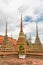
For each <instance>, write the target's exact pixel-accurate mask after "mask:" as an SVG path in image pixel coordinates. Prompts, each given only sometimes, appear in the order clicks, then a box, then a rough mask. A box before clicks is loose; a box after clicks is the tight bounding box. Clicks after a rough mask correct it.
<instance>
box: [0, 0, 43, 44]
mask: <svg viewBox="0 0 43 65" xmlns="http://www.w3.org/2000/svg"><path fill="white" fill-rule="evenodd" d="M21 13H22V20H23V21H22V22H23V31H24V34H26V35H27V38H29V34H30V33H31V38H32V42H34V41H35V35H36V22H38V30H39V37H40V40H41V42H42V43H43V0H0V35H5V25H6V21H7V22H8V36H10V37H11V33H12V37H13V38H15V39H18V36H19V30H20V15H21Z"/></svg>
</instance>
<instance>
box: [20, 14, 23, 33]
mask: <svg viewBox="0 0 43 65" xmlns="http://www.w3.org/2000/svg"><path fill="white" fill-rule="evenodd" d="M20 32H23V28H22V14H21V25H20Z"/></svg>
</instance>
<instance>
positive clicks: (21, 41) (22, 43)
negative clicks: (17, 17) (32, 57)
mask: <svg viewBox="0 0 43 65" xmlns="http://www.w3.org/2000/svg"><path fill="white" fill-rule="evenodd" d="M26 45H27V43H26V39H25V35H24V33H23V24H22V14H21V21H20V33H19V38H18V41H17V48H18V49H17V50H18V53H19V58H21V55H23V56H22V57H23V58H25V52H26Z"/></svg>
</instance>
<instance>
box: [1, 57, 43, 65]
mask: <svg viewBox="0 0 43 65" xmlns="http://www.w3.org/2000/svg"><path fill="white" fill-rule="evenodd" d="M0 65H43V59H35V58H30V57H28V58H25V59H19V58H14V57H13V58H3V59H0Z"/></svg>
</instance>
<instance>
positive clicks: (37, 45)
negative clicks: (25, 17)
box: [34, 23, 42, 51]
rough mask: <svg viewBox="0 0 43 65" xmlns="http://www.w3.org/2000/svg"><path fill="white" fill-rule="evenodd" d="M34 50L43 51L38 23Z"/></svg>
mask: <svg viewBox="0 0 43 65" xmlns="http://www.w3.org/2000/svg"><path fill="white" fill-rule="evenodd" d="M34 50H36V51H41V50H42V44H41V41H40V38H39V35H38V23H36V38H35V44H34Z"/></svg>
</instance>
